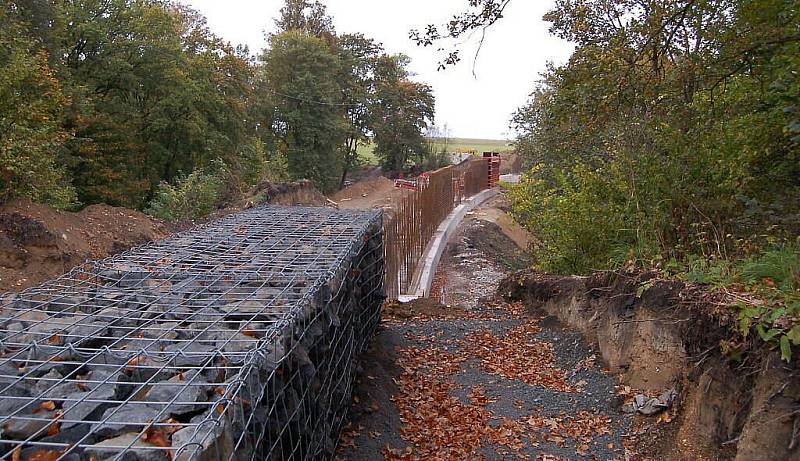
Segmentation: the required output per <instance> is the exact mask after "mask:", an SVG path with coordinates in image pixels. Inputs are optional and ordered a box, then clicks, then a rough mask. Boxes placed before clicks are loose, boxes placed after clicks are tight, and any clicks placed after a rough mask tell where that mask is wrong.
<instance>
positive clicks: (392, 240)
mask: <svg viewBox="0 0 800 461" xmlns="http://www.w3.org/2000/svg"><path fill="white" fill-rule="evenodd" d="M488 174H489V164H488V161H487V160H484V159H482V158H475V159H471V160H467V161H465V162H462V163H460V164H458V165H453V166H449V167H445V168H441V169H439V170H436V171H433V172H431V173H430V174H429V179H428V181H426V184H425V185H424V186H421V187H418V188H417V190H416V191H415V192H414V193H411V194H408V195H406V196H404V197H403V198H402V199H401V200H400V202H399V203H398V204H397V207H396V209H395V211H394V213H393V215H392V216H390V217H389V218H387V219H386V220H385V226H384V229H385V238H386V293H387V296H388V297H390V298H393V299H397V298H398V297H400V295H401V294H404V293H407V292H408V289H409V287H410V286H411V284H412V281H413V278H414V274H415V272H416V271H417V268H418V266H419V265H420V264H421V262H422V260H423V255H424V254H425V249H426V247H427V246H428V243H429V242H430V241H431V239H432V238H433V237H434V235H435V234H436V232H437V229H438V228H439V225H440V223H441V222H442V221H444V220H445V218H447V216H448V215H449V214H450V213H451V212H452V211H453V209H454V208H455V207H456V206H458V205H459V204H460V203H461V202H462V201H463V200H464V199H465V198H468V197H472V196H473V195H475V194H477V193H478V192H480V191H482V190H485V189H487V188H488V185H489V181H488Z"/></svg>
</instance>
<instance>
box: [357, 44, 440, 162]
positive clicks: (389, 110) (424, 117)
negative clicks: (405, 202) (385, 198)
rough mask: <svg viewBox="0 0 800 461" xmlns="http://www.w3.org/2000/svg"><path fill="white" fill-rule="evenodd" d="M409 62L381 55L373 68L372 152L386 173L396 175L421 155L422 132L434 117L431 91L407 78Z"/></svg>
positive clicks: (422, 146) (398, 56) (423, 140)
mask: <svg viewBox="0 0 800 461" xmlns="http://www.w3.org/2000/svg"><path fill="white" fill-rule="evenodd" d="M408 63H409V59H408V57H406V56H403V55H396V56H382V57H381V58H380V59H379V60H378V63H377V65H376V68H375V101H374V104H373V107H372V123H373V130H374V141H375V153H376V154H377V155H378V156H379V157H380V159H381V161H382V163H383V166H384V168H385V170H386V171H393V172H398V173H399V172H402V171H403V169H404V168H405V166H406V163H407V162H408V161H409V160H410V159H412V158H413V157H414V156H415V155H417V156H421V155H424V152H425V136H424V133H425V130H426V129H427V128H428V126H429V124H431V123H432V122H433V118H434V106H435V99H434V96H433V90H432V89H431V87H430V86H428V85H426V84H423V83H418V82H414V81H412V80H411V79H410V78H409V74H408V70H406V66H407V65H408Z"/></svg>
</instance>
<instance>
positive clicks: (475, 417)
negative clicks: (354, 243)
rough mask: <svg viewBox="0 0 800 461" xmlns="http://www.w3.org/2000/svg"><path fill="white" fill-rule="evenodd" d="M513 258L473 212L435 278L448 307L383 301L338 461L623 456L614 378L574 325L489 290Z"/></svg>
mask: <svg viewBox="0 0 800 461" xmlns="http://www.w3.org/2000/svg"><path fill="white" fill-rule="evenodd" d="M496 205H497V203H493V204H491V205H490V206H489V207H483V208H482V209H478V210H476V213H474V215H473V216H494V217H496V216H497V213H498V211H497V208H496ZM480 236H484V238H483V239H482V238H481V237H480ZM518 256H519V249H518V247H517V246H516V245H515V244H514V243H513V241H512V240H511V239H510V238H509V237H507V236H506V235H505V234H504V233H503V232H502V231H501V227H498V226H497V225H495V224H493V223H492V222H490V221H483V220H479V219H476V218H467V219H466V220H465V221H464V223H462V225H461V226H460V228H459V231H458V232H457V233H456V234H455V235H454V237H453V239H451V241H450V242H449V245H448V249H447V251H446V252H445V255H444V257H443V262H442V264H441V266H440V270H439V272H438V274H437V286H438V288H439V290H438V293H439V294H440V295H441V296H443V301H444V302H445V303H446V305H444V306H443V305H439V304H438V303H437V302H436V301H435V300H420V301H417V302H415V303H412V304H407V305H391V306H388V308H387V310H386V312H385V315H384V319H385V320H384V323H383V325H382V328H381V330H380V332H379V334H378V336H377V338H376V339H375V341H374V342H373V345H372V347H371V349H370V351H369V353H368V354H367V356H366V357H365V358H364V360H363V364H362V367H363V372H362V374H361V377H360V384H359V386H358V388H357V389H356V394H355V397H354V410H353V414H352V423H351V425H350V427H349V428H348V430H347V431H346V433H345V435H344V437H343V439H342V443H341V447H340V451H339V459H342V460H373V459H387V460H416V459H453V460H456V459H458V460H461V459H490V460H493V459H530V460H560V459H616V458H621V457H622V435H623V434H624V433H625V432H627V429H628V427H629V426H630V418H628V417H625V416H623V415H622V414H621V413H620V411H619V409H618V408H616V407H615V405H618V400H619V399H617V398H616V390H615V383H616V379H615V378H614V377H613V376H610V375H608V374H606V373H604V372H603V371H602V370H601V365H600V364H599V363H598V360H597V359H596V355H595V353H594V352H593V351H592V350H591V349H590V348H589V347H588V346H587V345H586V344H585V343H584V342H583V340H582V338H581V336H580V335H579V334H578V333H577V332H575V331H571V330H569V329H565V328H563V327H562V326H561V325H560V324H559V323H558V322H557V321H555V320H554V319H553V318H552V317H545V316H544V315H542V314H539V313H531V312H526V310H525V309H524V308H523V307H522V306H521V305H519V304H507V303H504V302H502V301H500V300H499V299H498V298H496V297H495V296H494V292H495V290H496V287H497V284H498V282H499V281H500V280H501V279H502V278H503V277H504V276H505V275H506V274H507V271H508V270H510V269H511V268H509V267H508V263H507V262H508V261H509V260H514V259H515V258H517V257H518Z"/></svg>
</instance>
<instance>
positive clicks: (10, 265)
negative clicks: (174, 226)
mask: <svg viewBox="0 0 800 461" xmlns="http://www.w3.org/2000/svg"><path fill="white" fill-rule="evenodd" d="M168 233H169V232H168V230H167V228H166V226H164V225H163V224H162V223H161V222H158V221H156V220H154V219H152V218H150V217H149V216H147V215H145V214H143V213H140V212H138V211H133V210H129V209H127V208H117V207H111V206H108V205H92V206H89V207H87V208H85V209H83V210H82V211H80V212H77V213H70V212H64V211H56V210H53V209H52V208H49V207H47V206H45V205H39V204H36V203H33V202H31V201H30V200H27V199H21V200H15V201H12V202H9V203H6V204H4V205H2V206H0V291H12V290H14V291H16V290H20V289H23V288H26V287H29V286H33V285H36V284H39V283H41V282H43V281H45V280H47V279H50V278H53V277H56V276H58V275H61V274H63V273H64V272H66V271H68V270H69V269H71V268H72V267H74V266H76V265H77V264H80V263H82V262H84V261H85V260H87V259H97V258H102V257H105V256H108V255H111V254H114V253H119V252H121V251H123V250H125V249H127V248H130V247H132V246H134V245H138V244H141V243H144V242H148V241H150V240H154V239H159V238H163V237H165V236H166V235H168Z"/></svg>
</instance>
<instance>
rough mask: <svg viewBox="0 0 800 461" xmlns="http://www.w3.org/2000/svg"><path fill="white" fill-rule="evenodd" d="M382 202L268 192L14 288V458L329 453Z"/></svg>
mask: <svg viewBox="0 0 800 461" xmlns="http://www.w3.org/2000/svg"><path fill="white" fill-rule="evenodd" d="M381 219H382V218H381V213H380V211H352V210H351V211H340V210H335V209H331V208H301V207H294V208H287V207H272V206H265V207H258V208H254V209H251V210H247V211H244V212H241V213H238V214H235V215H231V216H228V217H226V218H223V219H222V220H219V221H216V222H214V223H211V224H208V225H206V226H203V227H200V228H197V229H194V230H191V231H188V232H184V233H181V234H178V235H176V236H174V237H172V238H169V239H166V240H162V241H159V242H155V243H152V244H148V245H145V246H141V247H137V248H134V249H132V250H130V251H127V252H125V253H123V254H121V255H118V256H116V257H113V258H109V259H106V260H102V261H98V262H92V263H87V264H84V265H83V266H80V267H78V268H76V269H73V270H72V271H71V272H70V273H68V274H66V275H64V276H62V277H59V278H57V279H54V280H52V281H50V282H48V283H45V284H43V285H41V286H39V287H36V288H32V289H28V290H26V291H24V292H22V293H20V294H9V295H5V296H4V297H3V298H2V299H0V354H1V355H0V458H2V459H10V460H13V461H23V460H34V461H57V460H60V459H69V460H74V461H78V460H87V461H89V460H92V461H95V460H96V461H101V460H105V459H121V460H122V459H124V460H126V461H129V460H134V461H135V460H141V461H167V460H181V461H189V460H256V459H258V460H262V459H326V458H330V457H332V455H333V452H334V449H335V446H336V441H337V438H338V435H339V432H340V430H341V425H342V420H343V418H344V415H345V413H346V411H347V406H348V404H349V402H350V398H351V388H352V383H353V376H354V373H355V370H354V368H355V364H356V358H357V355H358V354H359V353H360V352H361V351H362V350H363V349H364V347H365V346H366V343H367V341H368V340H369V338H370V337H371V335H372V334H373V332H374V329H375V328H376V326H377V323H378V322H379V318H380V305H381V303H382V301H383V298H384V295H383V277H384V275H383V274H384V251H383V239H382V222H381Z"/></svg>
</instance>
